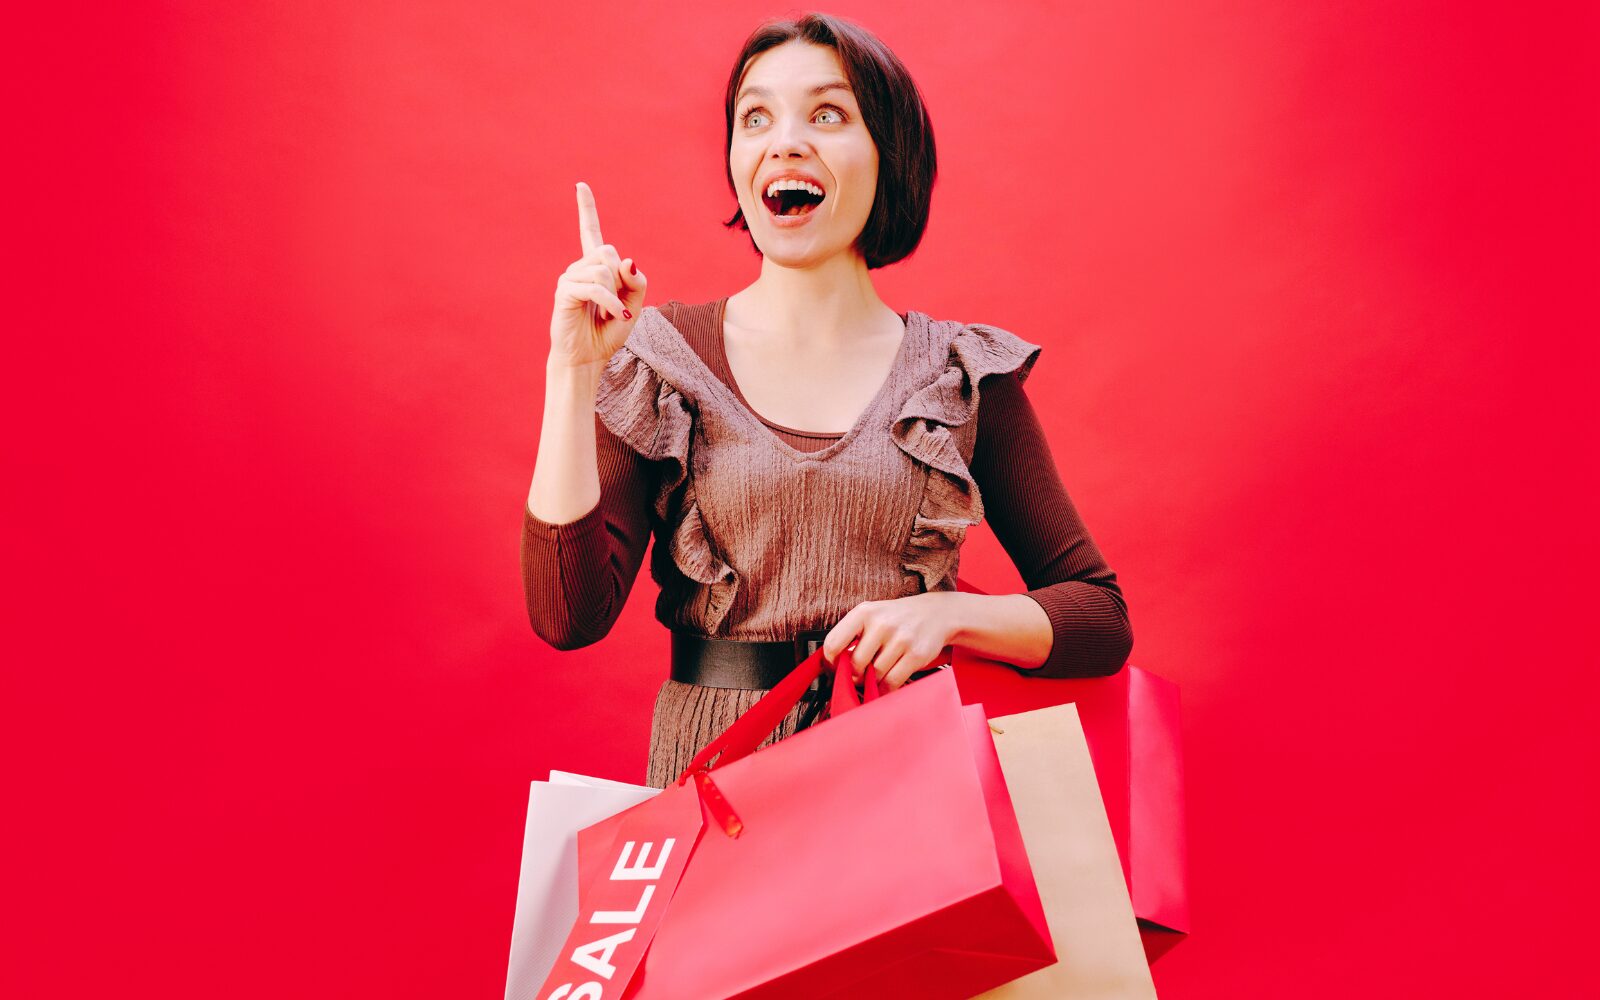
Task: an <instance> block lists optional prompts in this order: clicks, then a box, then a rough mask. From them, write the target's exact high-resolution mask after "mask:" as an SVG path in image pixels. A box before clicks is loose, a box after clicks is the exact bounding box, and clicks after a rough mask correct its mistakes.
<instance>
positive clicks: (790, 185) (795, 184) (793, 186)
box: [766, 180, 824, 198]
mask: <svg viewBox="0 0 1600 1000" xmlns="http://www.w3.org/2000/svg"><path fill="white" fill-rule="evenodd" d="M779 191H810V192H811V193H812V194H814V195H816V196H817V197H818V198H821V197H824V195H823V193H822V189H821V188H819V187H817V186H816V185H815V184H813V183H811V182H810V181H802V180H782V181H773V182H772V183H771V184H768V185H767V195H766V196H767V197H768V198H771V197H772V196H773V195H774V194H776V193H777V192H779Z"/></svg>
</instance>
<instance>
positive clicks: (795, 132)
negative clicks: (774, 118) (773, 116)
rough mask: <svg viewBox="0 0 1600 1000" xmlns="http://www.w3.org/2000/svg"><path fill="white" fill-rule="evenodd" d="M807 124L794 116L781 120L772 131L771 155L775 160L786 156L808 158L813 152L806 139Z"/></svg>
mask: <svg viewBox="0 0 1600 1000" xmlns="http://www.w3.org/2000/svg"><path fill="white" fill-rule="evenodd" d="M805 127H806V123H805V122H803V121H800V120H799V119H797V118H795V117H794V116H792V115H791V116H787V117H784V118H782V119H780V120H779V121H778V122H777V124H776V125H774V126H773V129H772V133H771V135H772V149H771V155H772V156H773V157H775V158H779V159H781V158H783V157H785V156H801V157H803V156H806V155H807V154H809V153H810V152H811V144H810V143H809V142H807V141H806V137H805Z"/></svg>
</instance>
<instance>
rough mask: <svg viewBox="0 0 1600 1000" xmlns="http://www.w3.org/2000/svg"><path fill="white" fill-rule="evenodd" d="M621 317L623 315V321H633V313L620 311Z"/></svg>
mask: <svg viewBox="0 0 1600 1000" xmlns="http://www.w3.org/2000/svg"><path fill="white" fill-rule="evenodd" d="M622 315H623V317H624V318H625V319H633V313H631V312H629V311H628V310H626V309H624V310H622Z"/></svg>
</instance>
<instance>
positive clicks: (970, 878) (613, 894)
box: [540, 651, 1056, 1000]
mask: <svg viewBox="0 0 1600 1000" xmlns="http://www.w3.org/2000/svg"><path fill="white" fill-rule="evenodd" d="M835 666H836V668H837V670H838V671H840V674H836V676H840V675H842V676H844V677H847V678H848V677H849V676H850V672H851V665H850V663H849V660H848V656H847V655H846V656H841V657H840V659H839V662H838V663H837V664H836V665H835ZM828 669H834V668H831V667H829V666H828V665H827V664H826V662H825V661H824V660H823V659H822V654H821V652H820V651H819V652H817V653H814V654H813V655H812V656H811V657H809V658H808V659H807V660H806V661H805V662H803V663H802V664H801V665H800V666H799V667H797V668H796V669H795V670H794V672H792V673H791V674H790V675H789V676H788V677H787V678H785V679H784V681H782V682H781V683H780V684H779V685H778V686H777V687H776V688H774V689H773V690H772V691H771V692H769V693H768V694H767V695H766V696H765V697H764V698H762V700H761V701H759V702H757V703H756V704H755V705H754V706H752V707H751V708H750V709H749V711H747V712H746V713H745V714H744V715H743V716H741V717H740V719H739V720H738V721H736V722H735V723H734V724H733V725H732V726H730V727H729V728H728V730H727V731H726V732H724V733H723V734H722V735H721V736H719V737H718V738H717V739H716V740H714V741H713V742H712V743H711V745H709V746H708V747H706V749H705V750H704V751H703V752H702V753H701V754H700V756H699V757H697V758H696V759H695V761H694V763H692V764H691V765H690V767H689V768H688V769H687V770H686V771H685V772H684V774H683V775H682V776H680V778H679V779H678V780H677V781H676V782H674V783H673V784H671V785H669V786H668V787H667V788H666V789H665V790H663V791H662V793H661V794H660V795H659V796H656V797H655V798H653V799H651V800H649V801H646V802H643V803H640V804H639V805H636V806H634V807H632V808H630V809H628V810H626V811H624V812H622V813H619V814H618V815H616V816H613V817H611V818H609V819H607V820H605V821H603V822H600V823H597V824H595V825H594V826H591V827H588V828H586V829H584V830H582V831H580V833H579V835H578V865H579V885H580V886H581V887H582V888H581V889H580V903H579V911H578V913H579V916H578V920H577V922H576V923H575V924H574V926H573V929H572V933H571V934H570V935H569V938H568V940H567V944H566V946H565V947H564V948H563V951H562V955H561V957H560V958H559V959H558V961H557V964H556V967H555V969H554V970H552V973H551V975H550V977H549V978H548V979H547V980H546V982H545V985H544V988H543V989H542V990H541V993H540V995H541V996H542V997H549V998H552V1000H576V998H581V1000H609V998H618V1000H621V998H634V997H637V998H639V1000H681V998H686V997H694V998H701V997H704V998H712V997H741V998H780V997H837V998H841V1000H848V998H856V997H860V998H867V997H874V998H877V997H882V996H886V995H889V996H916V997H927V998H939V997H949V998H958V997H971V996H973V995H975V994H977V993H981V992H983V991H984V990H986V989H988V988H990V987H993V986H997V985H999V984H1002V983H1005V982H1008V981H1010V980H1012V979H1015V978H1017V977H1018V976H1021V975H1024V974H1026V973H1028V972H1031V971H1033V970H1035V969H1039V968H1042V967H1044V966H1047V965H1050V964H1051V963H1053V962H1054V961H1056V954H1055V950H1054V948H1053V946H1052V944H1051V936H1050V932H1049V927H1048V925H1047V923H1046V921H1045V916H1044V910H1043V906H1042V904H1041V902H1040V898H1039V893H1038V888H1037V886H1036V884H1035V882H1034V880H1033V874H1032V870H1031V868H1030V867H1029V863H1028V857H1027V854H1026V852H1025V850H1024V847H1023V841H1022V837H1021V831H1020V830H1019V828H1018V826H1017V820H1016V814H1015V812H1014V810H1013V807H1012V804H1011V800H1010V796H1009V794H1008V792H1007V790H1006V786H1005V779H1004V776H1003V774H1002V772H1001V770H1000V765H999V760H998V755H997V752H996V749H995V744H994V738H993V735H992V733H991V732H990V729H989V726H988V724H987V722H986V720H985V717H984V713H983V710H982V708H981V707H979V706H965V707H964V706H962V704H961V700H960V696H959V693H958V691H957V689H956V685H955V679H954V677H953V676H952V675H951V674H950V672H949V671H940V672H938V673H937V674H935V675H932V676H929V677H927V678H925V679H922V680H918V681H916V682H914V683H911V684H907V685H904V686H902V687H900V688H898V689H896V690H895V691H893V692H887V693H886V692H883V691H882V690H881V689H880V688H879V684H878V682H877V680H876V678H875V677H874V678H871V682H870V683H868V684H867V690H866V698H865V699H864V700H862V699H861V697H860V696H859V695H858V694H857V693H856V690H855V688H854V687H853V686H852V685H850V684H849V683H840V684H835V685H834V691H833V698H832V714H831V715H830V716H829V717H828V718H827V719H825V720H823V721H822V722H820V723H818V724H816V725H814V726H812V727H811V728H809V729H806V730H803V731H801V732H799V733H796V734H795V735H793V736H791V737H789V738H788V739H786V740H783V741H781V742H778V743H775V744H772V745H770V746H767V747H764V748H762V749H761V750H760V751H759V752H755V747H756V745H757V744H758V743H760V741H761V740H762V739H764V738H765V737H766V736H767V734H769V733H770V732H771V731H772V730H773V729H774V728H776V726H777V724H778V722H779V720H780V719H781V718H782V717H783V716H784V715H785V714H786V713H787V712H788V711H789V710H790V709H791V708H792V707H793V706H794V705H795V704H797V703H798V701H799V699H800V697H801V695H802V694H803V693H804V691H805V689H806V687H807V686H808V685H809V684H810V682H811V680H812V679H813V678H814V677H816V676H817V675H818V673H819V672H820V671H823V670H828ZM719 754H720V756H718V755H719ZM713 758H716V759H715V762H714V763H713V762H712V761H713Z"/></svg>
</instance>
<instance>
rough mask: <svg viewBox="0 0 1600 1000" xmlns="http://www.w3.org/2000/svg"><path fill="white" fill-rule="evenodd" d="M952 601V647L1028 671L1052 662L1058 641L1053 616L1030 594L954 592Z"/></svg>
mask: <svg viewBox="0 0 1600 1000" xmlns="http://www.w3.org/2000/svg"><path fill="white" fill-rule="evenodd" d="M950 597H951V598H953V599H954V603H953V607H952V618H951V621H952V623H953V624H952V628H951V637H950V643H951V644H952V645H956V646H961V647H963V648H965V649H969V650H971V651H972V652H974V653H977V654H978V655H979V656H983V657H987V658H989V659H994V660H1002V661H1004V662H1006V663H1012V664H1015V665H1017V666H1019V667H1023V668H1025V669H1031V668H1033V667H1037V666H1040V665H1041V664H1043V663H1044V662H1045V660H1047V659H1048V658H1049V656H1050V649H1051V646H1052V645H1053V644H1054V641H1055V633H1054V630H1053V628H1052V626H1051V623H1050V616H1049V615H1048V614H1046V613H1045V610H1044V608H1042V607H1040V606H1039V602H1037V601H1035V600H1034V599H1033V598H1031V597H1029V596H1028V595H1027V594H971V593H966V592H964V591H953V592H951V593H950Z"/></svg>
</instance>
